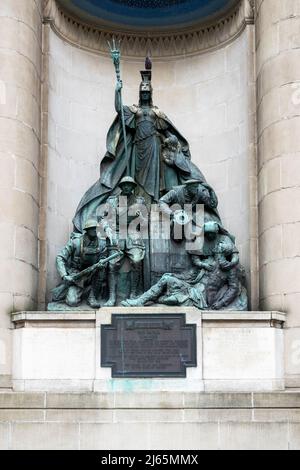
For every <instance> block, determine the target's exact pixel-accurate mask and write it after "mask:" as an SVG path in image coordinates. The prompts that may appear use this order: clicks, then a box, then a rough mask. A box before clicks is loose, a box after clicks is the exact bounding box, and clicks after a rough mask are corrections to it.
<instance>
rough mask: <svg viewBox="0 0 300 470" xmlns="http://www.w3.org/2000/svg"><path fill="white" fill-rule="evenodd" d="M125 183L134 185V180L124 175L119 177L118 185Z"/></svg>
mask: <svg viewBox="0 0 300 470" xmlns="http://www.w3.org/2000/svg"><path fill="white" fill-rule="evenodd" d="M126 183H130V184H132V185H134V186H136V182H135V181H134V179H133V178H131V176H124V178H122V179H121V181H120V183H119V186H122V184H126Z"/></svg>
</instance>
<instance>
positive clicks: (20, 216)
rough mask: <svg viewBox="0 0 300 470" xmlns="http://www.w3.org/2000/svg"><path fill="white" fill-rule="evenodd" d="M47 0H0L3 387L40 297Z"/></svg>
mask: <svg viewBox="0 0 300 470" xmlns="http://www.w3.org/2000/svg"><path fill="white" fill-rule="evenodd" d="M41 38H42V0H26V1H24V0H1V2H0V63H1V68H0V263H1V278H0V387H1V386H6V385H7V384H8V383H9V375H10V367H11V365H10V363H11V346H10V333H11V332H10V328H11V326H10V316H9V314H10V313H11V312H12V311H15V310H20V309H21V310H23V309H28V308H29V309H31V308H33V307H34V305H35V302H36V298H37V282H38V214H39V165H40V122H41V120H40V116H41V110H40V102H41V97H40V95H41V85H40V76H41V57H42V51H41V46H42V40H41Z"/></svg>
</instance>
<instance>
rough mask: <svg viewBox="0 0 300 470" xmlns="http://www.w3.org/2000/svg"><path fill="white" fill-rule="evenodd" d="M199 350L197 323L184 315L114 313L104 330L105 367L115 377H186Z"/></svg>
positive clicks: (103, 355)
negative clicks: (189, 322)
mask: <svg viewBox="0 0 300 470" xmlns="http://www.w3.org/2000/svg"><path fill="white" fill-rule="evenodd" d="M196 350H197V348H196V325H186V324H185V315H183V314H173V315H172V314H166V315H164V314H155V315H154V314H153V315H143V314H132V315H112V324H111V325H102V329H101V366H102V367H111V368H112V377H115V378H117V377H120V378H125V377H137V378H138V377H186V368H187V367H196V366H197V360H196Z"/></svg>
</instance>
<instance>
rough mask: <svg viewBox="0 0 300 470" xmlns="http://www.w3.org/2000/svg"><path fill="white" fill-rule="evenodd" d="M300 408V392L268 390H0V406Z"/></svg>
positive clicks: (24, 407) (33, 407) (30, 407)
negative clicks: (116, 391)
mask: <svg viewBox="0 0 300 470" xmlns="http://www.w3.org/2000/svg"><path fill="white" fill-rule="evenodd" d="M291 408H293V409H300V391H285V392H270V393H193V392H192V393H179V392H151V393H141V392H136V393H113V392H112V393H47V392H41V393H37V392H23V393H20V392H0V409H75V410H76V409H82V410H83V409H91V410H97V409H115V410H116V409H140V410H143V409H280V410H283V409H291Z"/></svg>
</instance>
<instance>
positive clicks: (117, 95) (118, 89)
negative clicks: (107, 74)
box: [115, 80, 123, 113]
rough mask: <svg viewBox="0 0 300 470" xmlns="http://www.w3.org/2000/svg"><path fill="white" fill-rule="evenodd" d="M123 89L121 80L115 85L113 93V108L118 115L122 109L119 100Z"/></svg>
mask: <svg viewBox="0 0 300 470" xmlns="http://www.w3.org/2000/svg"><path fill="white" fill-rule="evenodd" d="M122 88H123V82H122V80H118V81H117V84H116V91H115V108H116V112H117V113H120V112H121V108H122V100H121V90H122Z"/></svg>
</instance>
